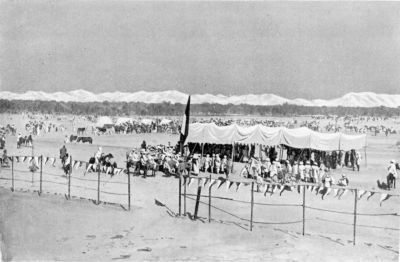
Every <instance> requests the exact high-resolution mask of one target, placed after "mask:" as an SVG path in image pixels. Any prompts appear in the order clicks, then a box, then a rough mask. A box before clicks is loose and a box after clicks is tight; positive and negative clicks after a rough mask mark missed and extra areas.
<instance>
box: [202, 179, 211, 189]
mask: <svg viewBox="0 0 400 262" xmlns="http://www.w3.org/2000/svg"><path fill="white" fill-rule="evenodd" d="M208 180H209V179H208V178H206V177H205V178H203V183H202V186H203V188H205V187H206V184H207V182H208Z"/></svg>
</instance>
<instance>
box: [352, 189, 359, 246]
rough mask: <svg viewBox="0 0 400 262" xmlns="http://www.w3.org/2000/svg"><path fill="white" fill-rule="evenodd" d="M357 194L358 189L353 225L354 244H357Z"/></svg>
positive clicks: (355, 191) (355, 195) (355, 193)
mask: <svg viewBox="0 0 400 262" xmlns="http://www.w3.org/2000/svg"><path fill="white" fill-rule="evenodd" d="M357 195H358V190H357V189H355V190H354V226H353V245H355V244H356V223H357Z"/></svg>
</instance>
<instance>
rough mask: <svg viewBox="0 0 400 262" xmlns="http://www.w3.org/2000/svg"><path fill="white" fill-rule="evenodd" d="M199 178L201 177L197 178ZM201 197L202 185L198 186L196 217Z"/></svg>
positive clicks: (195, 207)
mask: <svg viewBox="0 0 400 262" xmlns="http://www.w3.org/2000/svg"><path fill="white" fill-rule="evenodd" d="M197 179H199V178H197ZM200 197H201V186H200V185H199V186H198V187H197V197H196V205H195V206H194V219H197V213H198V211H199V204H200Z"/></svg>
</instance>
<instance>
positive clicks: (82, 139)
mask: <svg viewBox="0 0 400 262" xmlns="http://www.w3.org/2000/svg"><path fill="white" fill-rule="evenodd" d="M76 142H77V143H79V142H82V143H86V142H88V143H89V144H92V143H93V139H92V138H91V137H89V136H80V137H78V139H77V140H76Z"/></svg>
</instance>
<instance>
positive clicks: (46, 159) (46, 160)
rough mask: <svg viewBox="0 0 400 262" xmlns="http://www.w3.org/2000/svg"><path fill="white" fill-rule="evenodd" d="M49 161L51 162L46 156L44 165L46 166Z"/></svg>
mask: <svg viewBox="0 0 400 262" xmlns="http://www.w3.org/2000/svg"><path fill="white" fill-rule="evenodd" d="M48 161H49V158H48V157H47V156H46V157H45V159H44V164H45V165H46V164H47V162H48Z"/></svg>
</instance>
